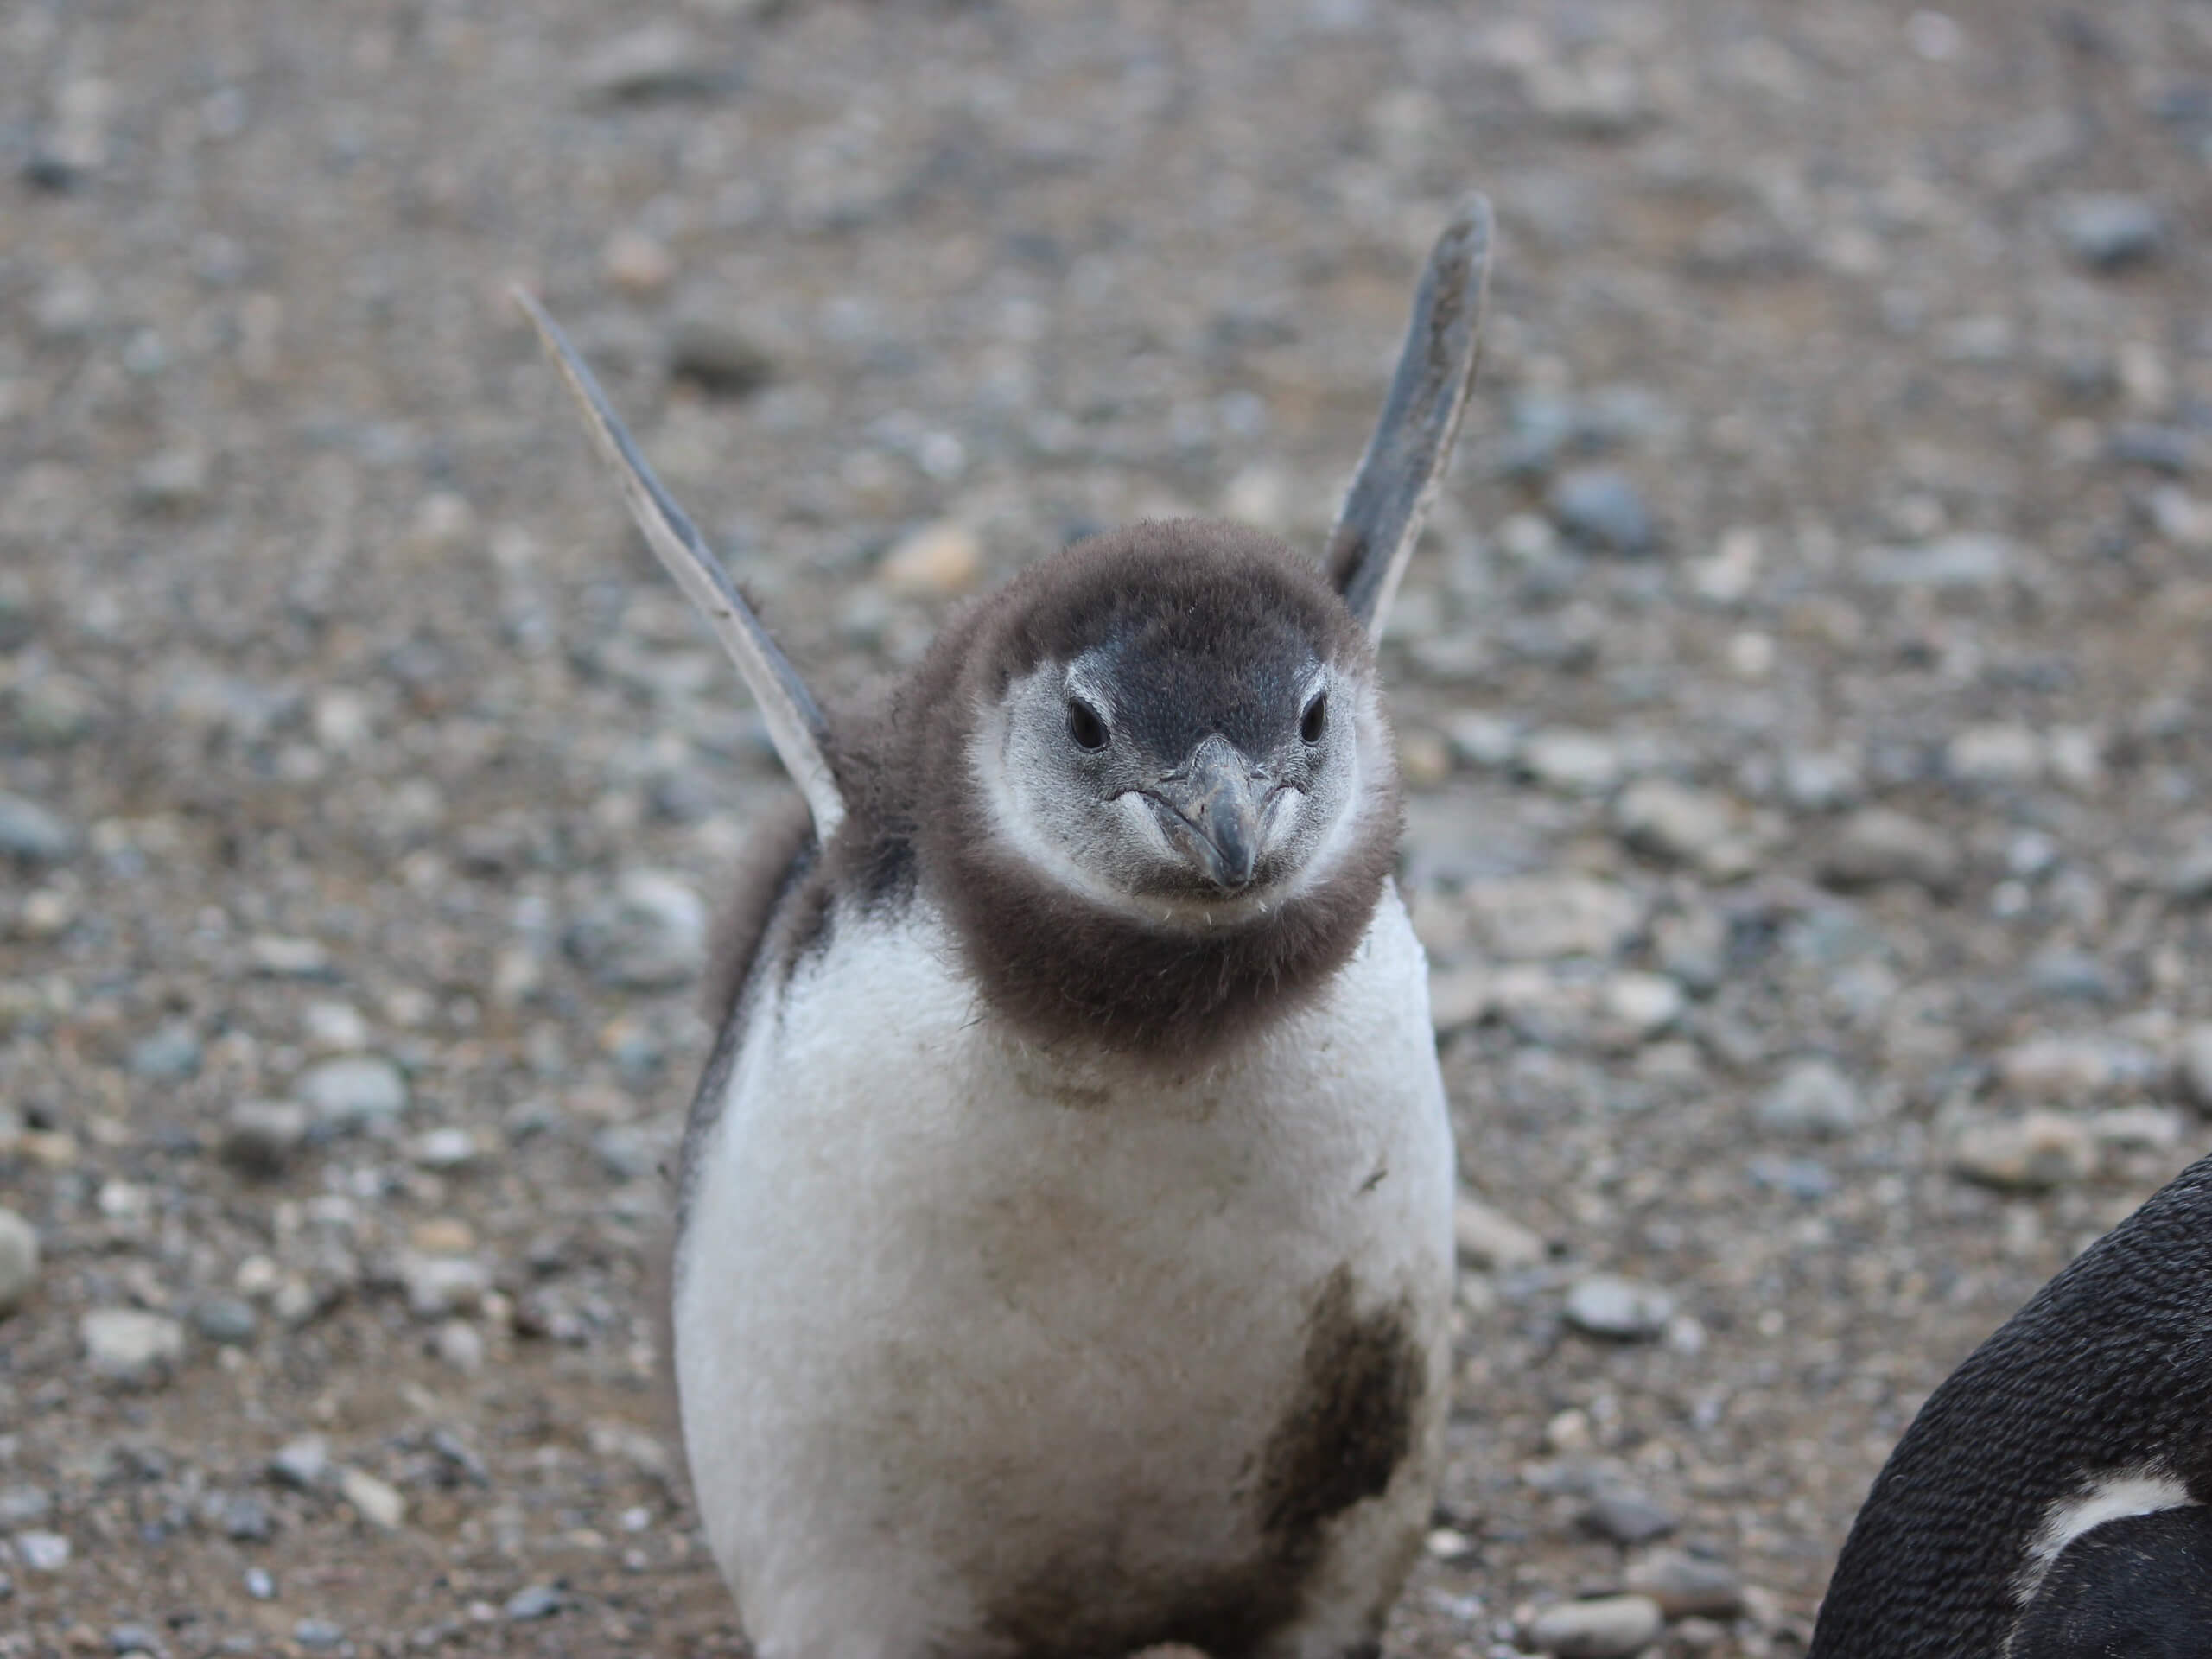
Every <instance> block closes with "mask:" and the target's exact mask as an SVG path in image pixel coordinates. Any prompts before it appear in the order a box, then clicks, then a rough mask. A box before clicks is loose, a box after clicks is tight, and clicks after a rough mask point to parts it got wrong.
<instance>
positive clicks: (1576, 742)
mask: <svg viewBox="0 0 2212 1659" xmlns="http://www.w3.org/2000/svg"><path fill="white" fill-rule="evenodd" d="M1521 764H1522V766H1523V767H1524V768H1525V769H1526V770H1527V772H1528V773H1529V776H1530V777H1531V778H1534V779H1535V780H1536V781H1537V782H1538V783H1540V784H1541V785H1543V786H1544V787H1545V788H1547V789H1555V790H1557V791H1559V792H1560V794H1562V795H1602V794H1604V793H1605V791H1607V790H1609V789H1611V788H1612V787H1613V785H1616V784H1618V782H1620V780H1621V771H1622V766H1621V755H1620V751H1619V749H1618V748H1617V747H1615V746H1614V745H1613V744H1612V743H1611V741H1608V740H1607V739H1605V738H1603V737H1600V736H1599V734H1597V733H1595V732H1578V731H1572V730H1552V731H1544V732H1537V733H1535V734H1532V735H1531V736H1530V737H1529V739H1528V740H1527V741H1525V742H1523V743H1522V746H1521Z"/></svg>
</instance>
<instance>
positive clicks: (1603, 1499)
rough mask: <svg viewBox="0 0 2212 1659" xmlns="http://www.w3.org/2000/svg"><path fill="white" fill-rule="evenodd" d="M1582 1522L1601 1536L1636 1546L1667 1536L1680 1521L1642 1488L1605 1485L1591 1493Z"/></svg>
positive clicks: (1618, 1542) (1631, 1546)
mask: <svg viewBox="0 0 2212 1659" xmlns="http://www.w3.org/2000/svg"><path fill="white" fill-rule="evenodd" d="M1582 1524H1583V1525H1584V1526H1586V1527H1587V1528H1589V1529H1590V1530H1591V1531H1592V1532H1594V1533H1596V1534H1598V1535H1599V1536H1600V1537H1602V1538H1609V1539H1611V1541H1613V1542H1615V1543H1617V1544H1625V1545H1628V1546H1630V1548H1633V1547H1634V1546H1636V1545H1637V1544H1648V1543H1649V1542H1651V1541H1652V1540H1653V1539H1655V1538H1663V1537H1665V1536H1666V1535H1668V1534H1669V1533H1670V1532H1672V1531H1674V1529H1675V1527H1676V1526H1677V1525H1679V1524H1680V1523H1679V1522H1677V1521H1676V1519H1675V1516H1674V1513H1673V1511H1671V1510H1669V1509H1668V1508H1667V1507H1666V1506H1665V1505H1663V1504H1662V1503H1656V1502H1655V1501H1653V1500H1652V1499H1651V1498H1649V1497H1646V1496H1645V1495H1644V1494H1643V1493H1642V1492H1636V1491H1628V1490H1627V1489H1625V1488H1622V1487H1605V1488H1602V1489H1600V1490H1599V1491H1597V1492H1595V1493H1593V1494H1592V1497H1591V1499H1590V1503H1589V1507H1588V1508H1586V1510H1583V1512H1582Z"/></svg>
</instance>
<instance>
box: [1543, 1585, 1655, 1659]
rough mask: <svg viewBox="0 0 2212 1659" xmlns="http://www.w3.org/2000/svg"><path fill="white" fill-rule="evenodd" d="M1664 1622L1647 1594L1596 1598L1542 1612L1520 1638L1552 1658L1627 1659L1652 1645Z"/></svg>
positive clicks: (1562, 1604) (1565, 1604) (1572, 1602)
mask: <svg viewBox="0 0 2212 1659" xmlns="http://www.w3.org/2000/svg"><path fill="white" fill-rule="evenodd" d="M1665 1624H1666V1620H1665V1618H1664V1616H1663V1615H1662V1614H1661V1612H1660V1611H1659V1604H1658V1603H1657V1602H1656V1601H1654V1600H1652V1599H1651V1598H1650V1597H1649V1596H1599V1597H1597V1598H1595V1599H1592V1600H1589V1601H1563V1602H1561V1603H1560V1604H1559V1605H1557V1606H1555V1607H1547V1608H1545V1609H1544V1611H1542V1612H1541V1613H1538V1614H1537V1615H1536V1616H1535V1618H1533V1619H1531V1620H1530V1621H1529V1628H1528V1630H1527V1631H1526V1633H1525V1636H1524V1639H1525V1640H1526V1641H1527V1643H1528V1644H1529V1647H1530V1648H1532V1649H1535V1651H1536V1652H1538V1653H1548V1654H1552V1655H1554V1656H1555V1659H1629V1656H1630V1655H1633V1654H1638V1653H1641V1652H1643V1649H1646V1648H1648V1647H1649V1646H1650V1645H1651V1644H1652V1643H1655V1642H1656V1641H1657V1640H1658V1639H1659V1637H1660V1633H1661V1631H1662V1630H1663V1629H1664V1628H1665Z"/></svg>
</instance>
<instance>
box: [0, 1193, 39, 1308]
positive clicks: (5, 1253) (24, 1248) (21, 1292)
mask: <svg viewBox="0 0 2212 1659" xmlns="http://www.w3.org/2000/svg"><path fill="white" fill-rule="evenodd" d="M38 1266H39V1246H38V1230H37V1229H36V1228H35V1227H33V1226H32V1225H31V1224H30V1223H29V1222H28V1221H26V1220H24V1219H23V1218H22V1217H21V1216H19V1215H17V1214H16V1212H15V1211H13V1210H0V1319H5V1318H6V1317H7V1316H8V1315H9V1314H10V1313H14V1312H15V1311H16V1309H17V1308H19V1307H21V1306H22V1305H23V1301H24V1299H25V1298H27V1297H28V1296H29V1294H31V1287H33V1286H34V1285H35V1284H37V1283H38Z"/></svg>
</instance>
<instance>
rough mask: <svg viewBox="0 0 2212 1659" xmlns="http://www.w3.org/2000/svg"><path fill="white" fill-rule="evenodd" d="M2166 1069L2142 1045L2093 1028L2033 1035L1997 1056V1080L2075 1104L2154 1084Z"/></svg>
mask: <svg viewBox="0 0 2212 1659" xmlns="http://www.w3.org/2000/svg"><path fill="white" fill-rule="evenodd" d="M2165 1069H2166V1068H2165V1066H2164V1064H2163V1063H2162V1062H2161V1061H2160V1060H2159V1058H2158V1055H2157V1054H2155V1053H2153V1052H2152V1051H2151V1050H2149V1049H2147V1048H2145V1047H2143V1046H2141V1045H2139V1044H2137V1043H2131V1042H2128V1041H2126V1040H2125V1039H2121V1038H2118V1037H2107V1036H2100V1035H2097V1034H2094V1033H2084V1034H2079V1035H2065V1036H2056V1037H2032V1038H2030V1039H2028V1040H2027V1041H2026V1042H2024V1043H2016V1044H2014V1045H2013V1046H2012V1047H2010V1048H2008V1049H2005V1051H2004V1052H2001V1053H2000V1054H1999V1055H1998V1057H1997V1077H1998V1081H1999V1082H2000V1083H2001V1084H2004V1086H2005V1088H2006V1089H2007V1090H2010V1091H2011V1092H2012V1093H2013V1094H2016V1095H2022V1096H2028V1097H2030V1098H2031V1099H2036V1100H2053V1101H2062V1102H2069V1103H2081V1102H2084V1101H2089V1100H2094V1099H2097V1098H2099V1097H2101V1096H2108V1095H2112V1094H2114V1093H2118V1092H2121V1091H2123V1090H2138V1089H2145V1088H2148V1087H2151V1086H2152V1085H2153V1084H2156V1083H2158V1081H2159V1080H2160V1078H2161V1077H2162V1076H2163V1074H2164V1071H2165Z"/></svg>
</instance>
